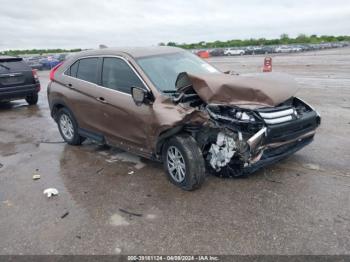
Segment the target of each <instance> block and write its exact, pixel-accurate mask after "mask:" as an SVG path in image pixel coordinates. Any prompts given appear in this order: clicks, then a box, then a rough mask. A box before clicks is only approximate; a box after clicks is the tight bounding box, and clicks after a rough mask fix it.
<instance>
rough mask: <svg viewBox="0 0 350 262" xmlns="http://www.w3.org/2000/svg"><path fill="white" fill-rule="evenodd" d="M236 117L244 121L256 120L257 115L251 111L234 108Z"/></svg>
mask: <svg viewBox="0 0 350 262" xmlns="http://www.w3.org/2000/svg"><path fill="white" fill-rule="evenodd" d="M233 111H234V112H233V114H234V116H235V118H236V119H237V120H239V121H243V122H255V117H254V115H253V114H252V113H251V112H244V111H240V110H235V109H234V110H233Z"/></svg>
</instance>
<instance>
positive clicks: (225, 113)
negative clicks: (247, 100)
mask: <svg viewBox="0 0 350 262" xmlns="http://www.w3.org/2000/svg"><path fill="white" fill-rule="evenodd" d="M206 109H207V111H208V113H209V115H210V116H211V117H212V118H213V119H215V120H224V121H229V122H241V123H255V122H256V121H257V120H256V118H255V116H254V113H253V112H252V111H248V110H243V109H240V108H232V107H229V106H219V105H215V106H213V105H211V106H207V107H206Z"/></svg>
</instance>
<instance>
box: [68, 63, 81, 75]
mask: <svg viewBox="0 0 350 262" xmlns="http://www.w3.org/2000/svg"><path fill="white" fill-rule="evenodd" d="M78 67H79V61H76V62H75V63H74V64H73V65H71V66H70V68H69V70H67V72H66V74H67V75H69V76H73V77H77V72H78Z"/></svg>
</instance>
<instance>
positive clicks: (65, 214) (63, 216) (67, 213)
mask: <svg viewBox="0 0 350 262" xmlns="http://www.w3.org/2000/svg"><path fill="white" fill-rule="evenodd" d="M68 215H69V212H66V213H64V214H63V215H62V216H61V218H62V219H63V218H65V217H66V216H68Z"/></svg>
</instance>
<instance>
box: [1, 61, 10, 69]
mask: <svg viewBox="0 0 350 262" xmlns="http://www.w3.org/2000/svg"><path fill="white" fill-rule="evenodd" d="M0 66H1V67H3V68H5V69H7V70H10V68H9V67H7V66H5V65H3V64H1V63H0Z"/></svg>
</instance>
